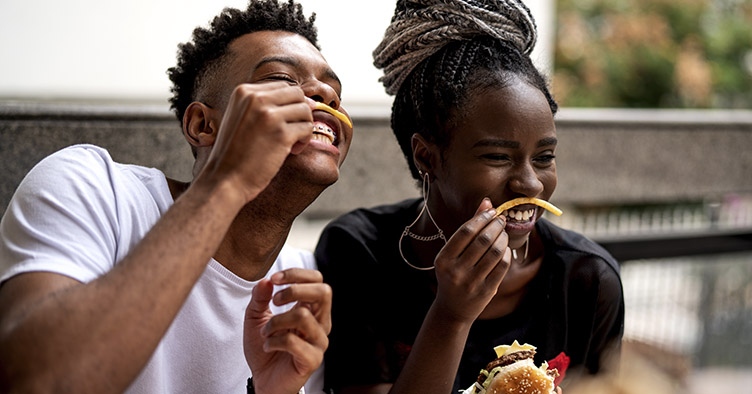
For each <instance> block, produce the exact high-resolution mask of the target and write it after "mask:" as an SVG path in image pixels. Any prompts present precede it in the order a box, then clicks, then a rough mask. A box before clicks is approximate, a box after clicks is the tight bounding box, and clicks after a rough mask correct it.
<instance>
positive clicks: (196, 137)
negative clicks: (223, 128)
mask: <svg viewBox="0 0 752 394" xmlns="http://www.w3.org/2000/svg"><path fill="white" fill-rule="evenodd" d="M213 112H214V110H213V109H212V108H210V107H209V106H207V105H206V104H204V103H200V102H197V101H194V102H192V103H191V104H190V105H188V108H187V109H186V110H185V114H184V115H183V136H184V137H185V139H186V140H187V141H188V143H189V144H191V146H193V147H194V148H199V147H206V146H212V145H214V141H215V140H216V139H217V131H218V129H219V125H218V123H217V122H216V121H215V120H214V117H213V116H212V115H213Z"/></svg>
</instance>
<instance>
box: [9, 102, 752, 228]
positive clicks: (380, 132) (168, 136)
mask: <svg viewBox="0 0 752 394" xmlns="http://www.w3.org/2000/svg"><path fill="white" fill-rule="evenodd" d="M351 113H352V114H353V117H354V121H355V125H356V128H355V137H354V141H353V145H352V148H351V151H350V153H349V155H348V157H347V161H346V162H345V165H344V167H343V169H342V176H341V179H340V181H339V182H337V184H335V185H334V186H332V187H331V188H329V189H328V190H326V191H325V192H324V193H323V194H322V196H321V197H320V198H319V199H318V200H317V201H316V202H315V203H314V204H313V205H312V206H311V207H310V208H309V209H308V210H306V212H305V216H306V217H308V218H312V219H325V218H329V217H332V216H334V215H337V214H339V213H342V212H345V211H348V210H350V209H353V208H356V207H360V206H371V205H375V204H380V203H385V202H392V201H397V200H399V199H402V198H407V197H411V196H417V195H418V189H417V187H416V184H415V182H414V181H413V180H412V179H411V178H410V177H409V174H408V171H407V165H406V164H405V160H404V158H403V156H402V153H401V152H400V150H399V148H398V146H397V144H396V143H395V141H394V138H393V137H392V135H391V132H390V130H389V119H388V112H385V111H381V112H379V111H377V112H376V113H374V112H368V111H364V110H358V109H353V110H351ZM557 129H558V136H559V140H560V145H559V148H558V150H557V159H556V160H557V166H558V172H559V186H558V189H557V191H556V193H555V195H554V199H553V201H554V202H555V203H557V204H559V205H584V206H587V205H594V206H601V205H615V204H636V203H666V202H671V201H684V200H703V199H707V198H715V197H718V196H722V195H724V194H728V193H752V155H751V154H749V151H750V147H752V111H683V110H674V111H652V110H596V109H588V110H583V109H577V110H576V109H564V110H562V111H561V113H560V114H559V115H558V116H557ZM0 138H1V140H2V142H3V143H2V144H1V145H0V155H1V156H2V157H3V158H4V165H3V171H2V175H1V176H0V213H2V212H4V210H5V207H6V206H7V204H8V202H9V200H10V197H11V195H12V193H13V191H14V190H15V188H16V186H17V185H18V183H19V182H20V181H21V179H22V178H23V176H24V174H25V173H26V172H27V171H28V170H29V169H30V168H31V167H32V166H33V165H34V164H36V163H37V162H38V161H39V160H41V159H42V158H43V157H44V156H46V155H48V154H50V153H52V152H54V151H55V150H57V149H60V148H62V147H64V146H68V145H71V144H75V143H84V142H85V143H93V144H97V145H100V146H103V147H105V148H107V149H108V150H109V151H110V153H111V154H112V156H113V157H114V158H115V159H116V160H118V161H122V162H129V163H135V164H141V165H146V166H152V167H156V168H159V169H162V170H163V171H164V172H165V173H166V174H167V175H168V176H171V177H175V178H177V179H181V180H188V179H190V174H191V166H192V163H193V159H192V156H191V154H190V150H189V148H188V145H187V143H186V142H184V140H183V138H182V136H181V133H180V130H179V127H178V123H177V121H176V120H175V118H174V116H173V115H172V114H171V113H169V112H168V110H167V108H166V106H151V105H132V104H97V105H94V104H81V103H79V104H76V103H64V104H57V103H31V102H0Z"/></svg>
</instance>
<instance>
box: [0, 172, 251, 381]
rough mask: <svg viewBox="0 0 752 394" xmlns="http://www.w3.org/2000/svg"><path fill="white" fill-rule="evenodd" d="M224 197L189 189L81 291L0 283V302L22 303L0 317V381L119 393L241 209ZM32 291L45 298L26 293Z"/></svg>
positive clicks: (72, 287)
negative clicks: (0, 290) (10, 295)
mask: <svg viewBox="0 0 752 394" xmlns="http://www.w3.org/2000/svg"><path fill="white" fill-rule="evenodd" d="M225 189H227V190H222V187H219V188H218V189H217V188H211V187H201V186H196V187H192V188H189V189H188V190H187V191H186V192H185V194H184V195H183V196H182V197H181V198H179V199H178V200H177V201H176V202H175V204H174V205H173V206H172V207H171V208H170V210H169V211H168V212H167V213H166V214H165V215H164V216H163V217H162V218H161V219H160V221H159V222H158V223H157V224H156V225H155V226H154V228H153V229H152V230H151V231H150V232H149V233H148V234H147V235H146V237H145V238H144V239H143V240H142V241H141V242H140V243H139V244H138V245H137V246H136V247H134V249H133V250H132V251H131V252H130V253H129V255H128V256H127V257H126V258H124V259H123V260H122V261H121V262H120V263H119V264H117V265H116V267H115V268H114V269H113V270H112V271H110V272H109V273H107V274H105V275H104V276H102V277H100V278H98V279H96V280H94V281H92V282H90V283H88V284H73V285H71V283H72V281H71V280H67V279H66V278H62V277H59V276H58V277H59V278H60V282H57V284H55V282H50V281H46V279H45V281H46V282H44V283H41V282H39V281H37V282H36V283H30V282H29V283H28V284H23V282H21V281H27V279H25V278H22V277H23V276H24V275H21V277H18V278H15V279H12V280H11V282H10V283H8V284H6V285H5V286H8V287H9V288H8V289H4V290H6V293H7V292H8V291H10V290H11V289H10V287H11V286H17V289H18V291H15V292H14V295H20V296H21V297H24V300H23V301H22V302H19V301H20V300H19V299H16V300H14V306H13V309H10V308H5V309H4V310H3V316H2V326H1V327H0V328H1V329H2V330H1V331H0V354H1V355H2V356H0V357H2V361H0V365H3V367H2V368H0V370H2V371H1V373H2V375H0V381H3V382H5V383H8V384H16V383H18V384H22V385H23V384H25V383H24V382H26V383H29V384H31V386H28V387H36V388H38V389H41V391H45V392H50V391H52V392H56V391H61V390H58V389H57V388H61V387H60V386H59V385H64V386H65V389H66V390H68V391H72V392H79V393H80V392H110V391H113V392H120V391H123V390H125V389H126V388H127V387H128V385H130V383H131V382H132V381H133V380H134V379H135V378H136V377H137V376H138V373H139V372H140V371H141V370H142V368H143V367H144V365H145V364H146V363H147V362H148V360H149V358H150V357H151V355H152V353H153V352H154V349H156V347H157V345H158V344H159V341H160V340H161V338H162V336H163V335H164V333H165V332H166V331H167V329H168V328H169V326H170V324H171V322H172V320H173V319H174V317H175V316H176V314H177V313H178V311H179V310H180V307H181V306H182V304H183V302H184V301H185V299H186V298H187V296H188V294H189V293H190V291H191V289H192V288H193V286H194V284H195V283H196V281H197V280H198V278H199V277H200V276H201V274H202V273H203V272H204V270H205V268H206V264H207V262H208V261H209V259H210V258H211V256H212V254H213V253H214V252H215V251H216V249H217V247H218V245H219V244H220V242H221V240H222V238H223V236H224V234H225V233H226V231H227V229H228V227H229V225H230V223H231V222H232V220H233V218H234V217H235V215H236V214H237V212H238V210H239V209H240V207H241V206H242V201H240V200H239V199H237V198H236V197H235V196H234V195H233V193H232V191H231V190H229V189H228V188H225ZM29 278H32V276H31V275H29ZM46 278H47V279H49V278H50V277H49V276H47V277H46ZM28 280H35V279H28ZM14 282H15V283H14ZM63 283H64V285H61V284H63ZM39 286H44V287H45V289H47V290H46V294H45V293H44V292H40V291H38V290H28V291H27V289H35V288H39ZM3 296H4V298H6V297H7V295H6V294H3ZM7 305H8V304H5V306H7ZM61 389H62V388H61Z"/></svg>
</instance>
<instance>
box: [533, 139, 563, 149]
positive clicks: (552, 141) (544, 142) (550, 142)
mask: <svg viewBox="0 0 752 394" xmlns="http://www.w3.org/2000/svg"><path fill="white" fill-rule="evenodd" d="M558 143H559V140H558V139H557V138H556V137H546V138H544V139H542V140H540V141H538V147H539V148H540V147H542V146H549V145H556V144H558Z"/></svg>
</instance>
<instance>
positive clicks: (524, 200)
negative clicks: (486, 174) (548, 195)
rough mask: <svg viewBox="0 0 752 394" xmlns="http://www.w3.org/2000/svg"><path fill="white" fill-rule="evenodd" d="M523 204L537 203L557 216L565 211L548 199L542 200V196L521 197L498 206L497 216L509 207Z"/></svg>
mask: <svg viewBox="0 0 752 394" xmlns="http://www.w3.org/2000/svg"><path fill="white" fill-rule="evenodd" d="M522 204H535V205H537V206H539V207H541V208H543V209H545V210H547V211H549V212H551V213H553V214H554V215H556V216H561V214H562V213H563V212H562V210H561V209H559V208H557V207H556V206H555V205H554V204H551V203H550V202H548V201H546V200H541V199H540V198H535V197H519V198H515V199H512V200H509V201H507V202H505V203H503V204H501V205H499V207H498V208H496V216H499V215H501V213H502V212H504V211H506V210H507V209H509V208H512V207H516V206H517V205H522Z"/></svg>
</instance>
